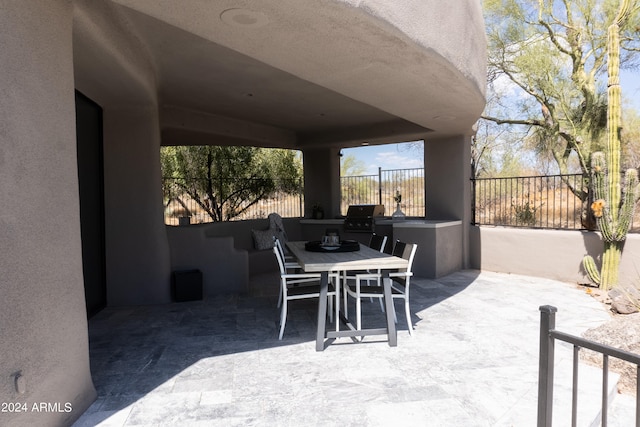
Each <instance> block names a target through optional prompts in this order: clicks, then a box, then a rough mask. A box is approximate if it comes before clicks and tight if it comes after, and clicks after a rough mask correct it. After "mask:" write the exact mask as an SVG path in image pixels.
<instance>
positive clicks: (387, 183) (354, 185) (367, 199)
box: [340, 168, 426, 217]
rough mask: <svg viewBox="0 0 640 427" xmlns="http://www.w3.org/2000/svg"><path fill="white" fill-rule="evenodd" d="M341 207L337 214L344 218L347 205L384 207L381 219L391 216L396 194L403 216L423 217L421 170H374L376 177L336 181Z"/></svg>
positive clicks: (361, 176)
mask: <svg viewBox="0 0 640 427" xmlns="http://www.w3.org/2000/svg"><path fill="white" fill-rule="evenodd" d="M340 185H341V190H342V203H341V206H340V212H341V213H342V215H346V214H347V209H348V208H349V205H364V204H374V205H375V204H380V205H384V211H385V215H387V216H391V214H393V212H394V211H395V210H396V208H397V203H396V201H395V199H394V198H395V197H396V196H397V194H400V195H401V196H402V197H401V201H400V209H401V210H402V212H403V213H404V214H405V215H407V216H417V217H423V216H425V215H426V210H425V209H426V205H425V197H424V194H425V190H424V168H413V169H389V170H383V169H382V168H378V174H377V175H358V176H342V177H340Z"/></svg>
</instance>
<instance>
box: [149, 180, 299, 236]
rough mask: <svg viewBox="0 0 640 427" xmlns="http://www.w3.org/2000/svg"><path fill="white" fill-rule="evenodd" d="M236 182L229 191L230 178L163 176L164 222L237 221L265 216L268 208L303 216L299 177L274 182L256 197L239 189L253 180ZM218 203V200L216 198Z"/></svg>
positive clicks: (287, 215)
mask: <svg viewBox="0 0 640 427" xmlns="http://www.w3.org/2000/svg"><path fill="white" fill-rule="evenodd" d="M245 181H246V182H244V183H241V184H238V180H234V185H233V191H229V188H230V187H229V182H227V181H225V180H220V179H213V180H207V179H199V178H191V179H185V178H163V179H162V192H163V197H164V221H165V224H167V225H179V224H182V223H185V222H186V223H190V224H201V223H207V222H213V221H218V220H220V219H219V218H216V212H214V210H216V209H217V212H218V213H220V214H221V216H222V220H231V221H239V220H245V219H258V218H266V217H267V215H269V214H270V213H271V212H278V213H279V214H280V215H281V216H283V217H289V218H292V217H302V216H303V215H304V213H303V212H304V198H303V195H302V194H303V191H302V188H303V187H302V182H301V181H297V180H296V181H292V180H288V181H286V182H284V181H281V182H278V183H276V186H275V187H276V188H286V189H287V190H286V191H283V190H274V191H271V192H269V193H267V194H265V196H263V197H258V198H257V200H255V199H254V198H253V197H248V196H247V194H248V193H247V192H244V193H243V190H242V189H246V188H250V187H251V184H255V181H256V180H255V179H254V180H245ZM208 194H214V195H215V196H216V197H217V198H218V200H225V202H223V203H222V204H221V205H218V204H216V203H213V202H212V201H211V197H209V196H208ZM218 203H219V202H218Z"/></svg>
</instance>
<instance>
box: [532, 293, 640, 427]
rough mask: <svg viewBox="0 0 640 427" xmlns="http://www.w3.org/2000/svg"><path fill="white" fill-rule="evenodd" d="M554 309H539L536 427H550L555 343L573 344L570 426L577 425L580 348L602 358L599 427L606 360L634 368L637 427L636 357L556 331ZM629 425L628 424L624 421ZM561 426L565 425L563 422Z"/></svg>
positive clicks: (639, 372)
mask: <svg viewBox="0 0 640 427" xmlns="http://www.w3.org/2000/svg"><path fill="white" fill-rule="evenodd" d="M557 311H558V309H557V308H555V307H553V306H550V305H543V306H541V307H540V359H539V362H540V365H539V370H538V427H551V425H552V421H553V420H552V418H553V417H552V415H553V401H554V399H553V379H554V367H555V360H554V359H555V342H556V340H558V341H563V342H566V343H569V344H573V383H572V393H571V424H570V425H572V426H575V425H576V423H577V412H578V362H579V355H580V354H579V352H580V349H581V348H585V349H588V350H591V351H595V352H596V353H600V354H602V400H601V424H600V425H601V426H603V427H606V426H607V415H608V414H607V412H608V408H609V387H608V384H609V381H608V379H609V358H610V357H614V358H617V359H620V360H623V361H625V362H628V363H631V364H633V365H636V414H635V424H633V425H635V426H636V427H640V356H639V355H637V354H633V353H629V352H626V351H622V350H620V349H617V348H613V347H610V346H607V345H603V344H598V343H596V342H593V341H589V340H586V339H584V338H581V337H578V336H574V335H569V334H567V333H564V332H560V331H557V330H556V329H555V328H556V312H557ZM628 421H629V424H628V425H632V424H631V420H628ZM563 425H569V423H568V422H564V423H563Z"/></svg>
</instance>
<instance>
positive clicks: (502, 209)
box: [471, 174, 640, 233]
mask: <svg viewBox="0 0 640 427" xmlns="http://www.w3.org/2000/svg"><path fill="white" fill-rule="evenodd" d="M471 184H472V198H473V200H472V204H471V208H472V214H473V224H474V225H497V226H508V227H526V228H544V229H563V230H584V229H595V221H588V215H589V214H588V212H587V208H588V206H587V203H586V202H583V201H582V198H584V197H585V195H586V193H587V191H588V188H589V177H588V176H585V175H582V174H568V175H544V176H519V177H507V178H473V179H471ZM629 231H630V232H632V233H634V232H640V210H638V209H636V210H635V213H634V217H633V218H632V221H631V228H630V230H629Z"/></svg>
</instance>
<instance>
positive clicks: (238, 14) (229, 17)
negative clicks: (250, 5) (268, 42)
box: [220, 9, 269, 28]
mask: <svg viewBox="0 0 640 427" xmlns="http://www.w3.org/2000/svg"><path fill="white" fill-rule="evenodd" d="M220 20H221V21H222V22H224V23H225V24H229V25H231V26H232V27H242V28H259V27H263V26H265V25H267V24H268V23H269V18H267V15H265V14H264V13H262V12H256V11H255V10H249V9H227V10H225V11H224V12H222V13H221V14H220Z"/></svg>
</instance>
